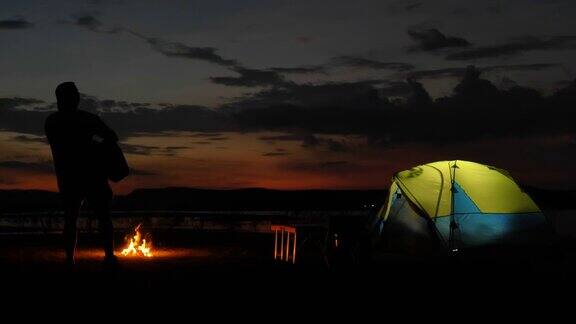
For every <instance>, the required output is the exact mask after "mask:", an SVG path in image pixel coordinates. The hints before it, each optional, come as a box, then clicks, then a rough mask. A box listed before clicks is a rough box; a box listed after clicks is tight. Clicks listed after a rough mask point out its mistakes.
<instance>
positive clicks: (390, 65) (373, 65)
mask: <svg viewBox="0 0 576 324" xmlns="http://www.w3.org/2000/svg"><path fill="white" fill-rule="evenodd" d="M331 65H333V66H349V67H355V68H369V69H374V70H393V71H399V72H402V71H409V70H412V69H414V65H412V64H409V63H401V62H380V61H375V60H370V59H367V58H363V57H359V56H338V57H334V58H332V60H331Z"/></svg>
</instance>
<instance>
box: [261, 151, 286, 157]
mask: <svg viewBox="0 0 576 324" xmlns="http://www.w3.org/2000/svg"><path fill="white" fill-rule="evenodd" d="M286 155H290V153H288V152H268V153H263V154H262V156H268V157H274V156H286Z"/></svg>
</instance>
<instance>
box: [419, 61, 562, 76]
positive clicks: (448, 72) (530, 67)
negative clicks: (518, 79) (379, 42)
mask: <svg viewBox="0 0 576 324" xmlns="http://www.w3.org/2000/svg"><path fill="white" fill-rule="evenodd" d="M561 66H562V64H559V63H538V64H509V65H493V66H485V67H480V68H479V69H480V70H481V71H483V72H514V71H541V70H546V69H551V68H557V67H561ZM465 72H466V68H465V67H458V68H444V69H435V70H420V71H412V72H410V73H409V74H408V76H409V77H410V78H414V79H442V78H461V77H463V76H464V73H465Z"/></svg>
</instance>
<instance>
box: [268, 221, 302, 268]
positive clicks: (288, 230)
mask: <svg viewBox="0 0 576 324" xmlns="http://www.w3.org/2000/svg"><path fill="white" fill-rule="evenodd" d="M271 230H272V231H273V232H274V260H279V261H285V262H290V261H292V263H296V238H297V235H296V228H295V227H292V226H281V225H272V226H271ZM290 251H292V254H290Z"/></svg>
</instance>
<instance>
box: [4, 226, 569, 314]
mask: <svg viewBox="0 0 576 324" xmlns="http://www.w3.org/2000/svg"><path fill="white" fill-rule="evenodd" d="M155 240H156V242H161V244H160V243H158V244H157V245H156V250H155V251H154V253H155V255H154V257H152V258H134V257H120V265H119V267H118V268H115V269H107V268H105V267H104V266H103V265H102V263H101V258H102V252H101V251H100V250H99V249H98V240H97V237H95V236H94V235H92V234H90V235H88V234H84V235H81V237H80V241H79V246H80V247H79V253H78V264H77V267H76V268H75V269H74V270H73V271H70V270H69V269H66V268H65V267H64V266H63V259H64V254H63V253H62V251H61V250H60V236H59V235H58V234H56V233H54V234H5V235H3V236H2V238H1V239H0V266H1V271H0V284H1V285H2V290H3V292H4V293H5V294H6V293H7V292H8V291H10V293H9V295H10V296H24V298H28V297H30V296H34V295H37V294H41V295H49V296H56V295H59V294H63V295H65V296H67V297H74V298H76V296H84V295H89V296H96V295H99V294H103V295H105V296H107V298H114V299H116V300H117V302H119V301H121V300H122V299H123V298H127V299H130V300H131V301H136V300H138V298H142V299H143V300H149V299H154V298H157V297H155V296H162V297H161V300H162V299H164V298H175V297H176V296H185V298H186V300H189V301H191V302H192V301H194V300H201V301H202V302H207V301H214V302H216V301H217V302H218V303H225V302H234V303H247V304H251V303H256V304H255V305H254V307H256V308H258V307H259V306H258V305H260V304H259V303H272V304H276V302H278V303H287V304H284V305H285V306H282V307H293V306H288V305H303V304H305V305H308V306H310V305H311V304H316V303H323V302H325V301H337V302H342V301H343V300H344V301H346V300H347V301H349V302H350V303H360V302H368V303H370V304H373V303H376V304H378V303H381V302H384V301H385V300H387V299H390V298H392V299H395V300H396V301H398V300H406V299H407V300H413V299H417V300H422V301H425V300H427V299H428V298H433V299H434V300H436V299H438V298H440V299H441V298H451V299H453V300H455V301H458V300H460V299H461V298H465V296H475V298H479V297H480V296H484V295H485V294H488V295H489V296H491V297H490V298H503V296H508V295H513V296H516V297H515V298H517V297H519V296H521V297H528V296H535V298H538V300H542V301H544V300H543V298H546V299H547V300H550V298H554V297H557V296H562V295H561V294H563V293H561V292H562V291H565V292H570V295H572V293H571V292H572V291H573V287H574V283H575V282H576V280H575V274H576V270H575V269H576V267H575V266H574V264H575V263H574V260H575V259H576V258H575V257H574V254H573V253H572V252H570V250H569V249H566V250H565V251H563V252H562V253H560V252H558V251H552V252H550V251H548V252H546V253H541V251H536V250H533V251H522V252H506V254H504V253H499V251H491V252H488V253H487V252H483V253H481V254H478V253H476V254H474V255H472V253H470V254H460V255H456V256H436V257H433V258H416V257H400V256H394V255H390V254H381V255H377V256H374V255H372V256H370V257H369V258H365V259H362V260H359V259H358V258H355V257H351V256H350V253H349V251H346V249H345V248H342V249H340V250H339V249H329V250H325V251H323V250H322V249H320V248H319V247H318V246H314V244H312V243H310V244H303V245H302V247H301V248H299V250H298V252H297V260H296V263H295V264H292V263H285V262H278V261H275V260H274V258H273V244H274V241H273V235H271V234H257V233H205V232H204V233H203V232H194V231H169V232H159V233H158V232H157V233H155ZM119 241H121V240H119ZM118 243H119V244H118V245H119V247H118V249H120V248H121V247H120V245H123V242H118ZM541 291H545V293H541ZM488 295H487V296H488ZM536 296H537V297H536Z"/></svg>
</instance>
